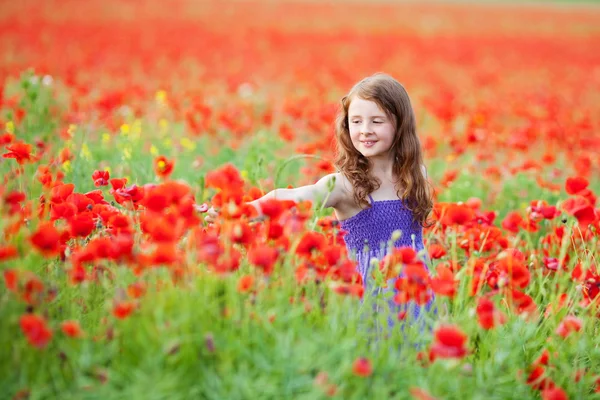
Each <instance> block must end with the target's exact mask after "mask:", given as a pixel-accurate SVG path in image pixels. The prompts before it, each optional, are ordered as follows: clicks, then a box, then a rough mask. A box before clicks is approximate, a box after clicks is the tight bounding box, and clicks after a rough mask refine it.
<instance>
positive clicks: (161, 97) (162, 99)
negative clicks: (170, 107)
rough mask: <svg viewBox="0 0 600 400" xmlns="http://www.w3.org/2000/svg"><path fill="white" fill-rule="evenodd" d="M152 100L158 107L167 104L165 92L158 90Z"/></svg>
mask: <svg viewBox="0 0 600 400" xmlns="http://www.w3.org/2000/svg"><path fill="white" fill-rule="evenodd" d="M154 98H155V99H156V102H157V103H158V104H160V105H165V104H166V102H167V92H166V91H164V90H159V91H158V92H156V94H155V95H154Z"/></svg>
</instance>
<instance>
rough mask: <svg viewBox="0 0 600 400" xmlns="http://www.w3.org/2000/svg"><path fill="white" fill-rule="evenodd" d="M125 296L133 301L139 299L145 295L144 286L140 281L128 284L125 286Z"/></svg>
mask: <svg viewBox="0 0 600 400" xmlns="http://www.w3.org/2000/svg"><path fill="white" fill-rule="evenodd" d="M127 294H128V295H129V296H130V297H132V298H134V299H139V298H140V297H142V296H144V294H146V284H145V283H144V282H141V281H137V282H134V283H132V284H130V285H129V286H127Z"/></svg>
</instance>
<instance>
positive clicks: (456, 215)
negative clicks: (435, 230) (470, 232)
mask: <svg viewBox="0 0 600 400" xmlns="http://www.w3.org/2000/svg"><path fill="white" fill-rule="evenodd" d="M474 217H475V212H474V211H473V209H472V208H471V207H469V206H468V205H466V204H454V203H451V204H449V205H448V206H447V207H446V209H445V210H444V212H443V217H442V220H441V223H442V224H443V225H446V226H456V225H466V224H469V223H470V222H472V221H473V219H474Z"/></svg>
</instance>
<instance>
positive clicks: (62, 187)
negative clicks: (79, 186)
mask: <svg viewBox="0 0 600 400" xmlns="http://www.w3.org/2000/svg"><path fill="white" fill-rule="evenodd" d="M73 190H75V185H74V184H72V183H60V184H58V185H55V186H53V187H52V190H51V191H50V201H51V202H52V203H62V202H64V201H65V200H67V197H69V196H70V195H71V193H73Z"/></svg>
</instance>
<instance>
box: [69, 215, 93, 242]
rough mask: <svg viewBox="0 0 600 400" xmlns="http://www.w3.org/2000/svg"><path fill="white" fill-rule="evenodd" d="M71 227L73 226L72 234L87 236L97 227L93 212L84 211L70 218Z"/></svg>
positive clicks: (74, 235)
mask: <svg viewBox="0 0 600 400" xmlns="http://www.w3.org/2000/svg"><path fill="white" fill-rule="evenodd" d="M69 227H70V228H71V236H73V237H87V236H88V235H90V234H91V233H92V232H93V231H94V229H95V228H96V222H95V221H94V216H93V214H92V213H91V212H84V213H81V214H77V215H75V216H73V217H72V218H71V219H70V220H69Z"/></svg>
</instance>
